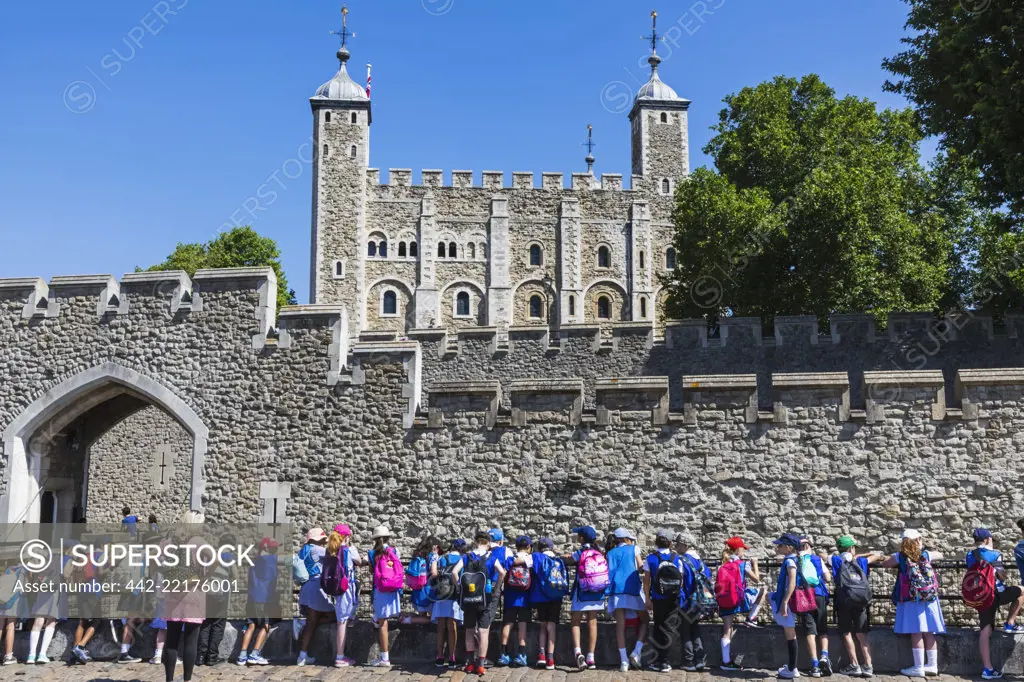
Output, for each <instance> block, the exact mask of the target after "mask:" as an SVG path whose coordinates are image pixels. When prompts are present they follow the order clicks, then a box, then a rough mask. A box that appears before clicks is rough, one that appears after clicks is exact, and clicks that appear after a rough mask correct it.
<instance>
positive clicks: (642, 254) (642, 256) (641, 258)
mask: <svg viewBox="0 0 1024 682" xmlns="http://www.w3.org/2000/svg"><path fill="white" fill-rule="evenodd" d="M644 267H645V265H644V252H643V251H640V269H641V270H643V269H644Z"/></svg>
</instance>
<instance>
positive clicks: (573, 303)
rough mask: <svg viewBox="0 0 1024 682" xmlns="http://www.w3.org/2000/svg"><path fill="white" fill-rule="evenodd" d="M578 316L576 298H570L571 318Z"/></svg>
mask: <svg viewBox="0 0 1024 682" xmlns="http://www.w3.org/2000/svg"><path fill="white" fill-rule="evenodd" d="M575 316H576V297H575V296H569V317H575Z"/></svg>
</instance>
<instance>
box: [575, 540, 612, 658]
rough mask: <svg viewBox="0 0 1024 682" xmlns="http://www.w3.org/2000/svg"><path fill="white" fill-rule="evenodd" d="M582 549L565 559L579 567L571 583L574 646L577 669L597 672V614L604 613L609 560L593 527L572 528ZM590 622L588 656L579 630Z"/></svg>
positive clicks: (588, 627)
mask: <svg viewBox="0 0 1024 682" xmlns="http://www.w3.org/2000/svg"><path fill="white" fill-rule="evenodd" d="M572 532H573V533H575V534H576V542H577V543H578V544H579V547H578V548H577V549H576V551H574V552H573V553H572V555H571V556H567V557H565V562H566V563H567V564H573V565H575V566H576V578H575V580H574V581H573V584H572V592H571V594H572V605H571V606H570V610H571V612H572V646H573V655H574V656H575V657H576V667H577V668H579V669H580V670H583V669H585V668H586V669H589V670H594V669H595V668H596V667H597V664H596V663H595V662H594V650H595V649H596V648H597V615H598V614H599V613H600V612H601V611H604V608H605V606H604V594H605V590H607V589H608V585H609V582H610V581H609V578H608V560H607V559H606V558H605V556H604V553H603V552H601V550H600V549H599V548H598V546H597V531H596V530H594V528H593V526H579V527H577V528H573V529H572ZM584 620H585V621H587V635H588V638H587V655H586V656H584V655H583V649H582V647H581V646H580V627H581V625H582V623H583V621H584Z"/></svg>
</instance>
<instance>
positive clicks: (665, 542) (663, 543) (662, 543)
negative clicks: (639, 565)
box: [654, 537, 672, 549]
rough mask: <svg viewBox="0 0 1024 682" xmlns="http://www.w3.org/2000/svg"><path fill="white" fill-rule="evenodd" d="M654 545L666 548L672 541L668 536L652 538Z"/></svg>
mask: <svg viewBox="0 0 1024 682" xmlns="http://www.w3.org/2000/svg"><path fill="white" fill-rule="evenodd" d="M654 546H655V547H657V548H658V549H668V548H669V547H671V546H672V541H671V540H669V539H668V538H661V537H658V538H654Z"/></svg>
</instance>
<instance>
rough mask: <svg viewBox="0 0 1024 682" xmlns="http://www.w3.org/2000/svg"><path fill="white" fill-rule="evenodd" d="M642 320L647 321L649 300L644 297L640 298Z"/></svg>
mask: <svg viewBox="0 0 1024 682" xmlns="http://www.w3.org/2000/svg"><path fill="white" fill-rule="evenodd" d="M640 319H642V320H646V319H647V299H646V298H645V297H643V296H641V297H640Z"/></svg>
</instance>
